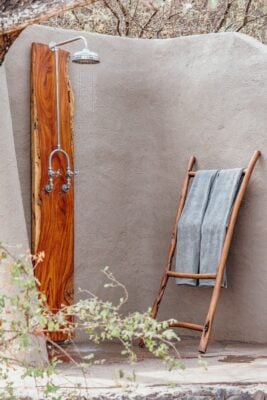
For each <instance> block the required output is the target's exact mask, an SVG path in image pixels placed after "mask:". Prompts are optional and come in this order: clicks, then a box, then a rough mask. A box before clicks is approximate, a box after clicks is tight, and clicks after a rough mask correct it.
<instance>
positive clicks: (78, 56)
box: [49, 36, 100, 64]
mask: <svg viewBox="0 0 267 400" xmlns="http://www.w3.org/2000/svg"><path fill="white" fill-rule="evenodd" d="M77 40H82V41H83V43H84V48H83V50H80V51H77V52H76V53H74V54H73V56H71V61H73V62H75V63H77V64H98V63H99V62H100V60H99V56H98V54H97V53H95V52H94V51H90V50H89V49H88V45H87V40H86V39H85V37H84V36H76V37H74V38H72V39H68V40H64V41H63V42H60V43H54V42H52V43H50V44H49V48H50V49H51V50H53V51H57V50H58V48H59V47H60V46H63V45H66V44H68V43H72V42H76V41H77Z"/></svg>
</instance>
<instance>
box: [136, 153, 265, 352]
mask: <svg viewBox="0 0 267 400" xmlns="http://www.w3.org/2000/svg"><path fill="white" fill-rule="evenodd" d="M260 155H261V153H260V151H258V150H257V151H255V152H254V154H253V156H252V158H251V160H250V162H249V164H248V167H247V168H246V169H245V170H244V171H243V180H242V183H241V185H240V188H239V191H238V194H237V196H236V199H235V202H234V204H233V208H232V212H231V216H230V220H229V225H228V229H227V233H226V235H225V239H224V245H223V248H222V252H221V257H220V261H219V263H218V267H217V273H216V274H189V273H188V274H187V273H181V272H175V271H172V270H171V267H172V260H173V256H174V253H175V248H176V242H177V224H178V221H179V218H180V216H181V214H182V211H183V207H184V205H185V201H186V197H187V193H188V188H189V183H190V179H191V178H194V176H195V175H196V171H193V166H194V164H195V162H196V158H195V157H194V156H192V157H191V158H190V160H189V163H188V166H187V173H186V176H185V179H184V184H183V188H182V192H181V196H180V201H179V205H178V210H177V214H176V219H175V224H174V228H173V232H172V236H171V243H170V248H169V253H168V257H167V262H166V267H165V270H164V273H163V276H162V279H161V283H160V288H159V292H158V295H157V297H156V300H155V302H154V305H153V307H152V311H151V316H152V318H156V317H157V314H158V310H159V306H160V303H161V300H162V297H163V295H164V292H165V289H166V286H167V283H168V279H169V278H192V279H214V280H215V285H214V288H213V290H212V296H211V301H210V305H209V310H208V313H207V316H206V319H205V323H204V325H197V324H192V323H189V322H175V323H172V324H170V327H181V328H186V329H191V330H195V331H199V332H202V335H201V339H200V344H199V352H201V353H205V352H206V350H207V347H208V343H209V339H210V335H211V330H212V325H213V321H214V317H215V312H216V309H217V305H218V301H219V296H220V290H221V284H222V281H223V277H224V270H225V264H226V260H227V256H228V253H229V249H230V244H231V240H232V236H233V232H234V227H235V224H236V220H237V215H238V211H239V209H240V205H241V202H242V199H243V197H244V194H245V192H246V189H247V186H248V183H249V180H250V177H251V174H252V172H253V170H254V167H255V165H256V162H257V161H258V159H259V157H260ZM140 344H141V345H142V342H141V343H140Z"/></svg>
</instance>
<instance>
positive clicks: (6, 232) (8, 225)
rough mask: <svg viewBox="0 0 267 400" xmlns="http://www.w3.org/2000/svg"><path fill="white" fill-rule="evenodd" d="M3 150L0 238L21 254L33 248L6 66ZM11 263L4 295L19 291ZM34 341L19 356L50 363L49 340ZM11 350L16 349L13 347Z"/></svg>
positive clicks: (3, 278) (1, 94)
mask: <svg viewBox="0 0 267 400" xmlns="http://www.w3.org/2000/svg"><path fill="white" fill-rule="evenodd" d="M0 149H1V156H0V179H1V190H0V241H1V242H3V243H4V245H5V246H7V248H8V250H9V251H10V253H11V254H12V255H14V256H18V255H20V254H24V252H25V251H26V250H28V249H29V241H28V236H27V228H26V222H25V217H24V209H23V204H22V198H21V188H20V181H19V177H18V167H17V160H16V152H15V146H14V137H13V130H12V119H11V113H10V106H9V97H8V88H7V82H6V72H5V66H4V65H3V66H1V67H0ZM9 262H10V259H7V260H6V262H2V263H1V268H0V294H2V295H3V294H6V295H8V296H10V295H11V293H14V295H15V293H16V289H15V288H14V286H12V285H11V284H10V274H9V268H8V265H9ZM12 316H13V318H19V317H20V315H19V314H18V313H16V314H15V316H14V315H13V314H12ZM8 317H11V316H10V315H9V316H6V318H7V319H8ZM30 343H31V346H30V348H28V349H27V351H26V353H25V354H19V355H18V354H16V357H20V358H21V359H23V360H24V361H27V362H36V363H40V362H47V353H46V346H45V341H44V340H43V339H42V338H38V337H34V336H33V337H31V341H30ZM37 348H38V351H37ZM9 351H11V352H12V349H9Z"/></svg>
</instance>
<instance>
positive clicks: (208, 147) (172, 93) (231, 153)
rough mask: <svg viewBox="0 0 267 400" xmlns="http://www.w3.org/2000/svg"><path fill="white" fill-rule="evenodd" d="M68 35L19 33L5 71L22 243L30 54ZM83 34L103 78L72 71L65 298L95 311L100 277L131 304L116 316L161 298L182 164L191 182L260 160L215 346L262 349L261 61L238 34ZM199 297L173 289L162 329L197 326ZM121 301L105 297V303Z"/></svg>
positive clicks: (259, 52)
mask: <svg viewBox="0 0 267 400" xmlns="http://www.w3.org/2000/svg"><path fill="white" fill-rule="evenodd" d="M73 34H74V32H72V31H67V30H60V29H58V30H55V29H52V28H47V27H40V26H33V27H30V28H28V29H26V30H25V31H24V32H23V33H22V34H21V35H20V37H19V38H18V39H17V40H16V42H15V44H14V45H13V46H12V48H11V50H10V51H9V53H8V56H7V59H6V64H7V79H8V87H9V96H10V104H11V112H12V118H13V127H14V138H15V146H16V153H17V160H18V167H19V176H20V182H21V190H22V198H23V204H24V210H25V216H26V221H27V225H28V229H30V194H31V193H30V192H31V189H30V47H31V42H32V41H33V40H34V41H37V42H44V43H48V42H50V41H51V40H53V41H58V40H61V39H65V38H69V37H72V36H73ZM76 34H77V35H78V34H79V32H75V35H76ZM83 34H84V35H85V36H86V37H87V39H88V41H89V45H90V48H92V49H93V50H95V51H97V52H99V54H100V57H101V64H99V65H91V66H85V65H82V66H81V65H76V64H72V65H70V74H71V81H72V85H73V90H74V94H75V125H74V126H75V152H76V168H77V169H78V170H79V176H78V177H77V178H76V181H75V182H76V183H75V196H76V197H75V204H76V208H75V221H76V222H75V224H76V225H75V230H76V231H75V286H76V289H77V288H78V287H81V288H83V289H90V290H92V291H94V292H95V293H96V294H97V295H99V296H101V297H106V296H107V291H108V290H107V289H103V282H104V277H103V275H102V274H101V272H100V270H101V269H102V268H103V267H104V266H105V265H109V266H110V268H111V270H112V271H113V272H114V274H115V275H116V276H117V278H118V279H119V280H121V281H122V282H123V283H125V284H126V286H127V288H128V290H129V302H128V305H127V306H126V307H125V311H133V310H141V311H142V310H145V309H147V307H148V306H150V305H151V304H152V302H153V301H154V298H155V295H156V292H157V290H158V286H159V282H160V278H161V275H162V272H163V268H164V264H165V261H166V255H167V249H168V246H169V242H170V236H171V230H172V227H173V223H174V218H175V213H176V207H177V201H178V197H179V192H180V190H181V185H182V181H183V178H184V173H185V168H186V164H187V161H188V158H189V157H190V155H191V154H195V155H196V156H197V158H198V164H197V167H198V168H227V167H229V168H230V167H245V166H246V165H247V163H248V161H249V159H250V157H251V155H252V153H253V151H254V150H255V149H260V150H261V151H262V153H263V155H262V158H261V160H260V162H259V163H258V165H257V168H256V170H255V173H254V175H253V177H252V180H251V184H250V186H249V189H248V192H247V194H246V197H245V200H244V203H243V205H242V209H241V211H240V215H239V219H238V223H237V226H236V230H235V235H234V240H233V243H232V248H231V253H230V257H229V260H228V285H229V287H228V289H226V290H223V291H222V295H221V299H220V305H219V309H218V312H217V317H216V322H215V330H214V333H215V336H216V338H217V339H227V340H243V341H256V342H266V341H267V339H266V337H267V336H266V333H267V317H266V315H267V301H266V300H267V292H266V286H267V268H266V267H267V265H266V259H267V246H266V239H267V208H266V204H267V179H266V151H267V135H266V126H267V112H266V100H267V79H266V74H267V72H266V71H267V49H266V47H265V46H264V45H262V44H260V43H259V42H257V41H256V40H254V39H251V38H249V37H247V36H245V35H241V34H235V33H222V34H210V35H202V36H192V37H184V38H177V39H168V40H136V39H127V38H117V37H109V36H105V35H96V34H89V33H83ZM78 48H79V44H75V45H73V46H72V49H73V50H75V49H78ZM18 77H19V78H18ZM210 294H211V290H210V289H209V288H190V287H176V286H175V284H174V281H172V280H171V282H170V284H169V286H168V288H167V292H166V297H165V299H164V300H163V303H162V306H161V311H160V317H161V318H169V317H174V318H177V319H180V320H186V321H192V322H196V323H197V322H199V323H202V322H203V320H204V317H205V313H206V311H207V307H208V304H209V299H210ZM79 296H80V294H79V293H78V291H76V297H77V298H79ZM119 296H120V295H119V294H117V295H116V294H115V293H112V295H111V298H112V299H113V300H114V299H116V298H117V297H119ZM185 332H186V333H187V334H188V333H190V334H191V331H184V332H183V333H185Z"/></svg>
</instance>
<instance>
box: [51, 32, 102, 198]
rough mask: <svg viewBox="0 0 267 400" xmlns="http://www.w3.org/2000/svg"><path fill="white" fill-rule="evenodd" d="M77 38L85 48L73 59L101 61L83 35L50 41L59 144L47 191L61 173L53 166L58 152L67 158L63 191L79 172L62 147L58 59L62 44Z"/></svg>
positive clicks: (52, 186)
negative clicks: (53, 65) (90, 48)
mask: <svg viewBox="0 0 267 400" xmlns="http://www.w3.org/2000/svg"><path fill="white" fill-rule="evenodd" d="M77 40H82V41H83V43H84V48H83V50H82V51H78V52H76V53H74V55H73V57H72V61H73V62H76V63H79V64H96V63H99V57H98V54H97V53H95V52H92V51H90V50H89V49H88V45H87V41H86V39H85V37H83V36H76V37H74V38H71V39H68V40H64V41H62V42H58V43H54V42H53V43H50V44H49V49H50V50H51V51H53V52H54V53H55V73H56V133H57V145H56V148H55V149H54V150H52V151H51V153H50V155H49V160H48V183H47V185H46V186H45V191H46V192H48V193H49V192H52V191H53V188H54V178H55V177H56V176H59V175H60V171H55V170H54V169H53V166H52V161H53V157H54V155H55V154H56V153H62V154H64V156H65V158H66V160H67V167H66V181H65V183H64V184H63V185H62V186H61V190H62V191H63V192H68V191H69V189H70V188H71V180H72V178H73V176H74V175H76V174H77V172H76V171H72V169H71V165H70V157H69V155H68V154H67V152H66V151H65V150H63V149H62V147H61V116H60V87H59V61H58V50H59V47H60V46H64V45H65V44H68V43H72V42H76V41H77Z"/></svg>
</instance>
